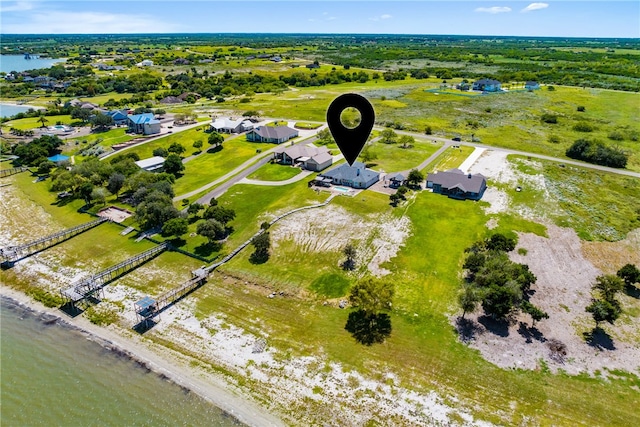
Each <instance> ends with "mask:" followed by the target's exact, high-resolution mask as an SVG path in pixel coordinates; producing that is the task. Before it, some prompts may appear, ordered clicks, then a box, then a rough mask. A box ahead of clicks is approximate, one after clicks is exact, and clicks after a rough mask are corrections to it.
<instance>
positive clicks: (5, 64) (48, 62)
mask: <svg viewBox="0 0 640 427" xmlns="http://www.w3.org/2000/svg"><path fill="white" fill-rule="evenodd" d="M64 61H65V58H56V59H51V58H38V59H24V55H0V71H4V72H5V73H7V74H8V73H10V72H12V71H18V72H20V71H26V70H36V69H40V68H49V67H51V66H52V65H54V64H55V63H57V62H64Z"/></svg>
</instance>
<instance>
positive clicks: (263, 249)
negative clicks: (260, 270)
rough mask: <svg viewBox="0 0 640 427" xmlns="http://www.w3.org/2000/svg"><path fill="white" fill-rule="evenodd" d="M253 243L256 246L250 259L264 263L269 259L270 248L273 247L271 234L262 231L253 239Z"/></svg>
mask: <svg viewBox="0 0 640 427" xmlns="http://www.w3.org/2000/svg"><path fill="white" fill-rule="evenodd" d="M251 244H252V245H253V247H254V248H255V250H254V251H253V253H252V254H251V256H250V257H249V261H250V262H251V263H252V264H263V263H265V262H267V261H268V260H269V256H270V254H269V250H270V248H271V236H270V235H269V232H268V231H263V232H262V233H260V234H258V235H257V236H255V237H254V238H253V239H251Z"/></svg>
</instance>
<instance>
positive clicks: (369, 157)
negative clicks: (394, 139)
mask: <svg viewBox="0 0 640 427" xmlns="http://www.w3.org/2000/svg"><path fill="white" fill-rule="evenodd" d="M360 158H361V159H362V161H363V162H365V163H370V162H372V161H373V160H375V159H377V158H378V155H377V154H376V153H375V152H373V151H371V149H370V148H369V147H368V146H367V147H364V150H362V152H361V153H360Z"/></svg>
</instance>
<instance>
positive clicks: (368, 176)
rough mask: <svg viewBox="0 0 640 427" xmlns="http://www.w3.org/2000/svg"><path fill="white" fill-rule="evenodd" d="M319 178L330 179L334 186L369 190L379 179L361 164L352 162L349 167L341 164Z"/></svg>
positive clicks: (378, 175) (376, 173) (378, 176)
mask: <svg viewBox="0 0 640 427" xmlns="http://www.w3.org/2000/svg"><path fill="white" fill-rule="evenodd" d="M320 176H321V177H323V178H330V179H331V182H332V184H334V185H346V186H347V187H352V188H369V187H371V186H372V185H373V184H375V183H376V182H378V180H379V179H380V174H379V173H378V172H376V171H373V170H371V169H367V168H366V167H365V165H364V163H362V162H354V163H353V165H351V166H349V164H347V163H343V164H341V165H340V166H336V167H335V168H333V169H330V170H328V171H327V172H325V173H322V174H320Z"/></svg>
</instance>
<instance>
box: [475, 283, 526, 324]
mask: <svg viewBox="0 0 640 427" xmlns="http://www.w3.org/2000/svg"><path fill="white" fill-rule="evenodd" d="M509 285H510V286H500V285H498V284H491V285H490V286H489V287H488V288H487V290H486V293H485V295H484V298H483V299H482V309H483V310H484V312H485V313H486V314H488V315H489V316H492V317H494V318H495V319H505V318H506V317H507V316H508V315H509V314H510V313H511V312H512V311H513V309H514V308H515V307H518V306H519V304H520V300H521V298H522V293H521V292H520V289H518V288H517V285H516V284H515V283H513V282H511V283H510V284H509Z"/></svg>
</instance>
